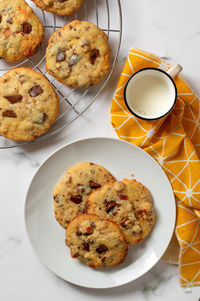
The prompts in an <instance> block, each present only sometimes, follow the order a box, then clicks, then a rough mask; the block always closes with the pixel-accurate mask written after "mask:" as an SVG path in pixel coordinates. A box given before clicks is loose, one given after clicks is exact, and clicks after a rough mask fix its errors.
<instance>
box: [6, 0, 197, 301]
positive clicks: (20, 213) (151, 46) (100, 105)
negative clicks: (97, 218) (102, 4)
mask: <svg viewBox="0 0 200 301" xmlns="http://www.w3.org/2000/svg"><path fill="white" fill-rule="evenodd" d="M110 1H115V0H110ZM121 4H122V10H123V40H122V46H121V51H120V54H119V59H118V62H117V65H116V68H115V70H114V72H113V75H112V77H111V79H110V81H109V84H108V85H107V87H106V89H105V90H104V92H103V93H102V94H101V95H100V96H99V97H98V99H97V100H96V102H95V103H94V104H93V105H92V107H91V108H90V109H89V111H87V112H86V113H85V114H84V116H82V117H81V118H80V119H79V120H78V121H76V122H75V123H73V124H72V125H71V126H70V127H68V128H67V129H65V131H63V132H62V133H60V134H59V135H57V136H56V137H53V138H52V139H51V140H46V141H44V142H42V143H39V144H34V145H32V146H29V147H24V148H18V149H13V150H1V151H0V183H1V189H0V202H1V210H0V283H1V284H0V300H5V301H11V300H15V301H24V300H29V301H35V300H37V301H44V300H48V301H53V300H66V299H68V300H77V301H79V300H88V301H89V300H121V299H123V300H137V301H145V300H150V301H151V300H155V301H156V300H164V301H165V300H166V301H167V300H170V298H172V297H173V298H176V300H181V301H186V300H191V301H198V300H199V298H200V288H199V287H196V288H192V289H190V290H185V289H182V288H180V286H179V280H178V268H177V266H173V265H170V264H167V263H164V262H161V261H160V262H159V263H158V264H157V265H156V266H155V267H154V268H153V269H152V270H151V271H149V272H148V273H147V274H146V275H144V276H143V277H141V278H140V279H138V280H136V281H134V282H132V283H130V284H128V285H124V286H122V287H119V288H115V289H107V290H93V289H91V290H90V289H86V288H81V287H77V286H74V285H72V284H69V283H67V282H65V281H63V280H62V279H60V278H58V277H57V276H56V275H54V274H53V273H51V272H50V271H49V270H47V268H46V267H44V265H43V264H42V263H41V262H40V261H39V259H38V258H37V256H36V255H35V253H34V251H33V250H32V247H31V245H30V242H29V240H28V237H27V234H26V231H25V225H24V202H25V196H26V192H27V188H28V186H29V183H30V181H31V178H32V176H33V175H34V173H35V172H36V170H37V168H38V167H39V166H40V164H41V163H42V162H43V161H44V160H45V158H46V157H47V156H48V155H49V154H51V153H52V152H54V151H55V150H56V149H58V148H59V147H61V146H63V145H64V144H66V143H68V142H70V141H73V140H76V139H78V138H84V137H94V136H109V137H115V136H116V135H115V133H114V131H113V129H112V127H111V125H110V122H109V109H110V104H111V99H112V94H113V91H114V88H115V86H116V84H117V80H118V77H119V74H120V71H121V69H122V66H123V64H124V61H125V57H126V55H127V53H128V49H129V48H130V47H131V46H135V47H139V48H142V49H144V50H149V51H152V52H155V53H157V54H160V55H161V56H164V57H167V58H168V59H169V61H170V62H171V63H180V64H182V66H183V68H184V70H183V75H184V76H185V78H187V80H188V81H189V82H190V84H191V86H192V87H193V89H194V90H195V91H196V92H197V93H199V94H200V86H199V78H200V60H199V46H200V27H199V24H200V23H199V10H200V2H199V0H190V1H187V0H176V1H174V0H167V1H166V0H142V1H141V0H122V1H121ZM97 113H98V114H97ZM94 115H95V118H94Z"/></svg>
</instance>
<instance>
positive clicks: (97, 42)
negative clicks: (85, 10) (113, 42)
mask: <svg viewBox="0 0 200 301" xmlns="http://www.w3.org/2000/svg"><path fill="white" fill-rule="evenodd" d="M46 61H47V64H46V68H47V70H48V72H49V74H51V75H52V76H54V77H55V78H56V79H57V80H59V81H60V82H62V83H64V84H65V85H67V86H69V87H71V88H88V87H89V86H92V85H95V84H97V83H98V82H99V81H100V80H102V79H103V78H104V77H105V76H106V75H107V73H108V71H109V68H110V63H109V61H110V46H109V44H108V38H107V36H106V34H105V33H104V32H103V31H102V30H101V29H100V28H98V27H97V26H96V25H94V24H92V23H89V22H86V21H78V20H75V21H73V22H71V23H70V24H67V25H65V26H64V27H62V28H61V29H59V30H57V31H56V32H55V33H53V35H52V36H51V38H50V40H49V42H48V47H47V51H46Z"/></svg>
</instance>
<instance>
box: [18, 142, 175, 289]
mask: <svg viewBox="0 0 200 301" xmlns="http://www.w3.org/2000/svg"><path fill="white" fill-rule="evenodd" d="M104 139H105V140H114V141H117V142H122V143H125V144H128V145H130V146H131V147H133V148H136V149H139V151H141V152H143V153H145V155H147V157H149V158H150V159H151V160H153V161H154V162H155V163H156V165H157V166H158V167H159V168H160V169H161V170H162V172H163V173H164V176H165V177H166V179H167V181H168V183H169V185H170V187H171V190H172V193H173V195H174V192H173V188H172V185H171V183H170V181H169V178H168V177H167V175H166V173H165V172H164V170H163V168H162V167H161V166H160V164H159V163H158V162H157V161H156V160H155V159H154V158H153V157H152V156H151V155H150V154H149V153H147V152H145V151H144V150H143V149H142V148H140V147H139V146H137V145H135V144H133V143H130V142H128V141H126V140H123V139H119V138H115V137H104V136H97V137H86V138H80V139H75V140H72V141H70V142H68V143H66V144H64V145H63V146H61V147H58V148H56V150H54V151H52V152H51V153H50V154H49V155H48V156H47V157H46V158H45V159H44V160H43V161H42V163H41V164H40V166H39V167H38V168H37V170H36V171H35V173H34V174H33V176H32V178H31V180H30V183H29V185H28V188H27V191H26V195H25V202H24V223H25V231H26V234H27V236H28V240H29V242H30V244H31V247H32V250H33V251H34V253H35V254H36V256H37V258H38V259H39V261H40V262H41V263H42V264H43V265H44V266H45V267H46V268H47V269H48V270H49V271H51V272H52V273H53V274H55V275H57V276H58V277H60V278H61V279H63V280H64V281H67V282H68V283H71V284H73V285H76V286H78V287H84V288H90V289H109V288H115V287H120V286H122V285H125V284H128V283H131V282H133V281H135V280H137V279H139V278H141V277H142V276H144V275H145V274H146V273H147V272H148V271H150V270H151V269H152V268H153V267H154V266H155V265H156V264H157V263H158V261H159V260H160V259H161V258H162V256H163V254H164V253H165V251H166V250H167V247H168V246H169V243H170V241H171V239H172V236H173V233H174V229H175V223H176V213H177V212H176V201H175V195H174V206H173V214H174V218H173V223H170V224H171V226H172V231H171V234H170V235H169V238H168V242H167V243H166V247H165V248H164V250H163V252H162V254H161V255H160V257H159V258H157V259H156V260H155V262H154V264H153V265H152V267H151V268H150V269H149V270H147V271H146V272H145V273H144V274H142V275H139V276H138V277H137V278H135V279H132V280H128V281H127V280H125V281H123V282H122V283H120V284H118V283H116V284H112V285H110V286H102V287H99V286H98V287H94V286H90V285H87V284H85V285H83V284H78V283H76V282H75V281H72V280H68V279H65V278H63V277H62V276H60V275H59V274H58V273H56V272H55V271H53V270H52V269H51V268H50V267H49V266H48V265H47V264H46V263H45V262H44V261H43V259H42V258H41V256H40V255H39V254H38V252H37V250H36V248H35V247H34V244H33V242H32V240H31V237H30V235H29V231H28V225H27V216H26V208H27V203H28V195H29V191H30V189H31V185H32V183H33V181H34V179H35V178H36V176H37V174H38V173H39V171H40V169H41V168H42V167H43V166H44V164H45V163H46V162H47V161H48V160H49V159H51V158H52V157H53V156H54V155H55V154H56V153H58V152H59V151H61V150H63V149H64V148H66V147H68V146H70V145H72V144H75V143H79V142H83V141H91V140H104Z"/></svg>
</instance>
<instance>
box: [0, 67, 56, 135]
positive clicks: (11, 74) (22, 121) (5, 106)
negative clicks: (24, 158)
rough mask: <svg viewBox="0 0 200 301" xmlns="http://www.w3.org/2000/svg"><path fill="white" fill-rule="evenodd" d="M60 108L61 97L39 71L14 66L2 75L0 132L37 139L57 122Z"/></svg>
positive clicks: (0, 79) (0, 87) (0, 81)
mask: <svg viewBox="0 0 200 301" xmlns="http://www.w3.org/2000/svg"><path fill="white" fill-rule="evenodd" d="M58 109H59V101H58V96H57V95H56V93H55V91H54V89H53V88H52V86H51V84H50V83H49V81H48V80H47V79H46V78H45V77H44V76H43V75H41V74H40V73H38V72H36V71H33V70H31V69H29V68H15V69H12V70H11V71H8V72H7V73H6V74H4V75H3V76H2V77H1V78H0V135H2V136H4V137H6V138H9V139H12V140H34V139H36V138H37V137H38V136H40V135H41V134H43V133H45V132H46V131H48V129H49V128H50V127H51V125H52V124H53V123H54V122H55V121H56V118H57V115H58Z"/></svg>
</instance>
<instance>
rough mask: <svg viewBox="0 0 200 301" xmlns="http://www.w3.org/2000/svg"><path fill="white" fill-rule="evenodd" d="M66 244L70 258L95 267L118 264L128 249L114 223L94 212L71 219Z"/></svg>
mask: <svg viewBox="0 0 200 301" xmlns="http://www.w3.org/2000/svg"><path fill="white" fill-rule="evenodd" d="M66 244H67V246H69V247H70V250H71V256H72V257H73V258H78V259H79V260H80V261H81V262H83V263H85V264H87V265H88V266H90V267H94V268H98V267H103V266H115V265H118V264H120V263H121V262H123V261H124V259H125V258H126V255H127V250H128V248H127V244H126V242H125V239H124V236H123V234H122V233H121V231H120V229H119V227H118V226H117V224H115V223H114V222H112V221H109V220H106V219H101V218H99V217H98V216H96V215H93V214H82V215H79V216H77V217H75V218H74V219H73V220H72V221H71V223H70V224H69V226H68V228H67V230H66Z"/></svg>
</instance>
